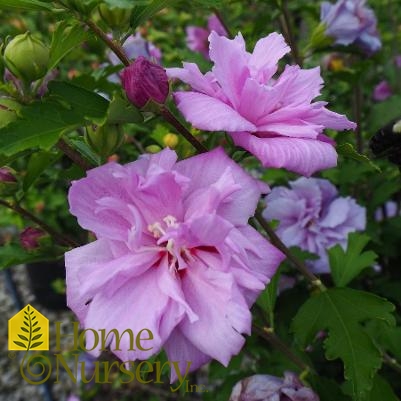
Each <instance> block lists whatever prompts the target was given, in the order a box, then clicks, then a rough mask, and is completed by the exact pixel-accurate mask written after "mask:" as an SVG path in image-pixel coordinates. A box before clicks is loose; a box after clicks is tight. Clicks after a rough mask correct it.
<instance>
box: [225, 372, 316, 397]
mask: <svg viewBox="0 0 401 401" xmlns="http://www.w3.org/2000/svg"><path fill="white" fill-rule="evenodd" d="M229 401H319V397H318V395H317V394H316V393H314V392H313V391H312V390H311V389H310V388H308V387H305V386H304V385H303V384H302V383H301V382H300V381H299V379H298V377H297V376H296V375H295V374H294V373H291V372H285V373H284V379H282V378H279V377H275V376H270V375H254V376H250V377H247V378H246V379H243V380H241V381H240V382H238V383H237V384H236V385H235V386H234V388H233V391H232V393H231V396H230V399H229Z"/></svg>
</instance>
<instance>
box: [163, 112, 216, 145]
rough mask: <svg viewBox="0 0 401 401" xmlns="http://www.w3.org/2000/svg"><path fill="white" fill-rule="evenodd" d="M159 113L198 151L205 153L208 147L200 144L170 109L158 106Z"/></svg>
mask: <svg viewBox="0 0 401 401" xmlns="http://www.w3.org/2000/svg"><path fill="white" fill-rule="evenodd" d="M160 114H161V115H162V116H163V117H164V119H165V120H166V121H167V122H168V123H169V124H170V125H172V126H173V127H174V128H175V129H176V130H177V131H178V132H179V133H180V134H181V135H182V136H183V137H184V138H185V139H186V140H187V141H188V142H189V143H190V144H191V145H192V146H193V147H194V148H195V149H196V150H197V151H198V152H199V153H205V152H207V151H208V149H207V148H206V147H205V146H204V145H202V144H201V143H200V142H199V141H198V140H197V139H196V138H195V137H194V136H193V135H192V134H191V133H190V132H189V131H188V130H187V129H186V128H185V127H184V126H183V125H182V124H181V123H180V122H179V121H178V120H177V119H176V117H175V116H174V114H172V113H171V111H170V110H169V109H168V108H167V107H166V106H165V105H163V106H162V107H161V108H160Z"/></svg>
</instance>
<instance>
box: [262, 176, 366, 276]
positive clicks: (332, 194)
mask: <svg viewBox="0 0 401 401" xmlns="http://www.w3.org/2000/svg"><path fill="white" fill-rule="evenodd" d="M289 184H290V187H291V189H289V188H286V187H276V188H273V190H272V192H271V193H270V194H269V195H268V196H267V197H266V205H267V207H266V209H265V210H264V212H263V216H264V217H265V219H267V220H278V221H279V222H280V224H279V226H278V228H277V231H276V232H277V235H278V236H279V237H280V239H281V240H282V241H283V242H284V244H285V245H287V246H298V247H299V248H301V249H303V250H306V251H308V252H311V253H314V254H316V255H318V256H319V257H320V259H318V260H313V261H309V262H308V263H309V265H310V266H311V268H312V269H313V271H314V272H316V273H328V272H329V271H330V269H329V264H328V257H327V253H326V250H327V249H329V248H331V247H333V246H334V245H336V244H340V245H341V246H342V247H343V248H344V249H345V248H346V246H347V237H348V234H349V233H351V232H354V231H359V230H364V229H365V225H366V209H365V208H364V207H362V206H359V205H358V204H357V203H356V202H355V200H354V199H353V198H351V197H339V196H338V193H337V189H336V187H335V186H334V185H332V184H331V183H330V182H329V181H327V180H324V179H319V178H309V179H308V178H304V177H302V178H299V179H298V180H296V181H292V182H290V183H289Z"/></svg>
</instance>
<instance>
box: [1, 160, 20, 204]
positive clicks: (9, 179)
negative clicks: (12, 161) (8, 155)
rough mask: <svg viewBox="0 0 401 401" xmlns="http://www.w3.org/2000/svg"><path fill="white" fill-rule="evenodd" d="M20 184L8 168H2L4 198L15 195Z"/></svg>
mask: <svg viewBox="0 0 401 401" xmlns="http://www.w3.org/2000/svg"><path fill="white" fill-rule="evenodd" d="M17 188H18V184H17V180H16V178H15V176H14V174H13V173H12V172H11V171H10V169H9V168H7V167H2V168H0V194H1V196H2V197H5V196H11V195H14V194H15V192H16V191H17Z"/></svg>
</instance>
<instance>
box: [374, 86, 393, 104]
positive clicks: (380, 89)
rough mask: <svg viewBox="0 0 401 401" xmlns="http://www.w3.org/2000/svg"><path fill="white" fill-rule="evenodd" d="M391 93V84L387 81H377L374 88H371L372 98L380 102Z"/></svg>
mask: <svg viewBox="0 0 401 401" xmlns="http://www.w3.org/2000/svg"><path fill="white" fill-rule="evenodd" d="M392 94H393V92H392V90H391V86H390V85H389V83H388V82H387V81H381V82H380V83H378V84H377V85H376V86H375V87H374V89H373V95H372V97H373V100H376V102H382V101H383V100H386V99H387V98H389V97H390V96H391V95H392Z"/></svg>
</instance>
